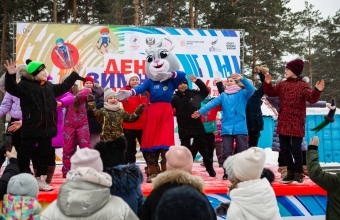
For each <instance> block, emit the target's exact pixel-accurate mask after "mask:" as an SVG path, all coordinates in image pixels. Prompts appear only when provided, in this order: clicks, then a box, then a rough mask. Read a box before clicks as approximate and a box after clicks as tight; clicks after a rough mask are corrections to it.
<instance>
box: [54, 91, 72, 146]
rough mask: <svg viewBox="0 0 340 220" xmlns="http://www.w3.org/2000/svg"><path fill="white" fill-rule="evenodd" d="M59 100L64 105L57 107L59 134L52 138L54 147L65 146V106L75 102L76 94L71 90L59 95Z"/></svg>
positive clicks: (57, 99)
mask: <svg viewBox="0 0 340 220" xmlns="http://www.w3.org/2000/svg"><path fill="white" fill-rule="evenodd" d="M56 101H57V102H61V103H62V105H61V106H59V107H57V114H58V124H57V136H56V137H54V138H52V147H64V145H65V143H64V114H63V108H65V107H66V106H69V105H71V104H73V101H74V96H73V95H72V94H71V93H70V92H66V93H65V94H63V95H61V96H58V97H57V98H56Z"/></svg>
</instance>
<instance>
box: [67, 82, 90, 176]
mask: <svg viewBox="0 0 340 220" xmlns="http://www.w3.org/2000/svg"><path fill="white" fill-rule="evenodd" d="M71 90H72V93H73V95H75V97H74V98H75V99H74V104H73V105H69V106H67V107H66V114H65V121H64V122H65V123H64V141H65V146H64V148H63V168H62V172H63V177H64V178H65V177H66V174H67V173H68V171H69V170H70V169H71V162H70V160H71V157H72V156H73V154H74V153H75V151H76V149H77V146H76V144H75V143H76V138H77V140H78V145H79V148H85V147H88V148H91V144H90V143H91V141H90V131H89V123H88V120H87V114H86V106H85V105H86V101H87V95H89V94H92V91H91V89H87V88H85V89H83V90H81V91H79V93H78V86H77V85H74V86H73V87H72V89H71Z"/></svg>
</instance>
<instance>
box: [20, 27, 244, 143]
mask: <svg viewBox="0 0 340 220" xmlns="http://www.w3.org/2000/svg"><path fill="white" fill-rule="evenodd" d="M161 38H167V39H170V40H171V41H172V42H173V43H174V44H175V45H176V46H175V49H174V50H173V51H172V52H173V53H175V54H176V56H177V57H178V59H179V61H180V64H181V65H180V66H181V68H180V70H182V71H184V72H185V73H186V74H187V75H190V74H194V75H195V76H196V77H198V78H200V79H202V80H203V81H204V82H205V83H206V85H207V86H208V87H211V90H212V91H211V92H212V93H211V95H212V96H216V95H218V92H217V88H216V86H215V85H214V82H213V78H214V72H215V71H219V72H221V73H222V78H226V77H227V76H228V75H230V74H231V73H240V33H239V32H238V31H234V30H203V29H187V28H181V29H176V28H154V27H129V26H100V25H79V24H49V23H17V35H16V60H17V64H24V63H25V61H26V59H28V58H29V59H31V60H39V61H41V62H43V63H45V65H46V68H47V71H48V72H49V73H50V74H51V75H52V77H53V80H54V83H58V82H61V79H62V77H63V76H64V75H66V74H69V73H71V72H72V67H73V66H74V65H76V63H77V62H81V63H82V65H83V67H84V68H83V69H82V72H81V73H80V74H81V75H82V76H86V75H90V76H93V77H94V79H95V82H96V83H99V84H100V85H101V86H102V87H103V88H104V87H111V88H113V89H114V90H116V91H117V90H119V89H120V88H122V87H125V85H126V81H125V78H124V74H128V73H132V72H134V73H137V74H138V75H139V76H140V79H141V82H142V83H143V82H144V81H145V80H146V79H147V76H146V75H145V62H146V53H145V49H146V48H148V47H150V46H152V45H154V44H155V43H157V42H159V41H160V40H161ZM189 86H190V87H193V85H191V82H190V81H189ZM80 87H82V84H80ZM177 141H178V139H176V142H177Z"/></svg>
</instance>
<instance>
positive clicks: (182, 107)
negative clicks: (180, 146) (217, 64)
mask: <svg viewBox="0 0 340 220" xmlns="http://www.w3.org/2000/svg"><path fill="white" fill-rule="evenodd" d="M196 85H197V86H198V88H199V89H200V90H193V89H187V90H186V91H185V92H184V93H182V92H179V91H176V93H175V94H174V95H173V96H172V99H171V105H172V108H174V109H175V110H176V117H177V124H178V134H179V138H186V137H190V136H193V135H197V134H204V133H205V131H204V127H203V123H202V121H201V118H200V117H199V118H196V119H194V118H192V117H191V115H192V114H193V113H194V112H195V111H197V110H199V109H200V108H201V102H202V101H203V100H204V99H205V98H206V97H207V96H208V95H209V90H208V87H207V86H206V85H205V84H204V82H203V81H202V80H200V79H197V81H196Z"/></svg>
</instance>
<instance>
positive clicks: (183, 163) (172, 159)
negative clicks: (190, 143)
mask: <svg viewBox="0 0 340 220" xmlns="http://www.w3.org/2000/svg"><path fill="white" fill-rule="evenodd" d="M165 157H166V160H167V162H166V167H167V169H168V170H174V169H179V170H185V171H188V172H189V173H191V171H192V164H193V159H192V154H191V152H190V151H189V150H188V148H186V147H183V146H171V147H170V148H169V150H168V152H166V154H165Z"/></svg>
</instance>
